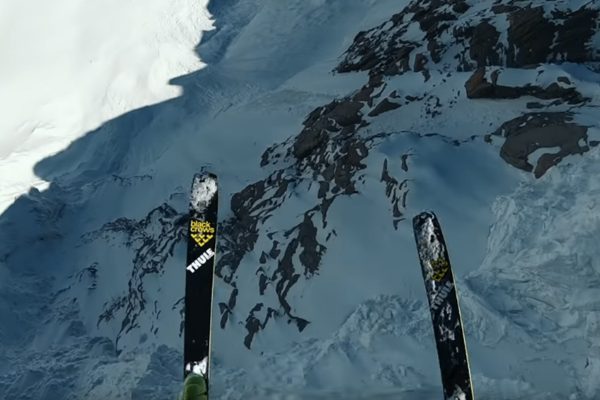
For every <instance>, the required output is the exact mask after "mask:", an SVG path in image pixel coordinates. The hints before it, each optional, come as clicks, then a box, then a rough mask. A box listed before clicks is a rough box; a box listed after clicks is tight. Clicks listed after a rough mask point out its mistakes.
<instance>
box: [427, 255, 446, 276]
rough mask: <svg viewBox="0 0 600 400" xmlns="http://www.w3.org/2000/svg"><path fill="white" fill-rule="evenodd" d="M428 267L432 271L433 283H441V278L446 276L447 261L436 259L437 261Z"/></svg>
mask: <svg viewBox="0 0 600 400" xmlns="http://www.w3.org/2000/svg"><path fill="white" fill-rule="evenodd" d="M430 265H431V268H432V269H433V274H432V275H431V279H433V280H434V281H441V280H442V278H443V277H444V276H445V275H446V272H448V269H449V268H450V266H449V264H448V261H447V260H446V259H445V258H443V257H441V258H438V259H437V260H433V261H432V262H431V264H430Z"/></svg>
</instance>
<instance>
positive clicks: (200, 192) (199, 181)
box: [190, 176, 217, 213]
mask: <svg viewBox="0 0 600 400" xmlns="http://www.w3.org/2000/svg"><path fill="white" fill-rule="evenodd" d="M216 193H217V181H216V180H214V179H213V178H211V177H209V176H200V177H197V178H196V179H194V183H193V184H192V193H191V195H190V205H191V207H192V208H193V209H194V210H195V211H196V212H199V213H202V212H204V210H205V209H206V207H208V205H209V203H210V202H211V200H212V199H213V197H214V196H215V194H216Z"/></svg>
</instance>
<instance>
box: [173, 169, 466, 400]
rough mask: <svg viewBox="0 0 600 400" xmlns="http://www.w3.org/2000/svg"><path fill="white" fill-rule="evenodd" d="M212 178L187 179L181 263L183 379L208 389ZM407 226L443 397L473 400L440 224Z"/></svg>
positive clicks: (428, 221)
mask: <svg viewBox="0 0 600 400" xmlns="http://www.w3.org/2000/svg"><path fill="white" fill-rule="evenodd" d="M217 206H218V186H217V177H216V176H215V175H213V174H197V175H195V176H194V180H193V182H192V191H191V196H190V218H189V225H188V228H189V234H188V247H187V263H186V284H185V322H184V350H183V354H184V378H185V377H187V376H188V375H189V374H190V373H195V374H197V375H201V376H202V377H203V378H204V379H205V381H206V383H207V390H208V382H209V381H210V379H209V367H210V334H211V310H212V297H213V296H212V294H213V279H214V268H215V258H216V239H217ZM413 229H414V234H415V240H416V242H417V250H418V254H419V260H420V262H421V268H422V272H423V279H424V281H425V289H426V292H427V297H428V300H429V308H430V311H431V319H432V322H433V328H434V336H435V341H436V346H437V352H438V358H439V363H440V369H441V374H442V386H443V389H444V399H445V400H473V390H472V384H471V376H470V371H469V362H468V355H467V348H466V344H465V339H464V332H463V327H462V320H461V317H460V309H459V306H458V296H457V293H456V288H455V283H454V276H453V274H452V268H451V265H450V260H449V258H448V251H447V249H446V243H445V241H444V237H443V236H442V230H441V228H440V224H439V222H438V220H437V218H436V216H435V214H433V213H431V212H425V213H421V214H419V215H418V216H416V217H415V218H414V219H413Z"/></svg>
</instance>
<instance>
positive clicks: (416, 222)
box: [413, 211, 437, 227]
mask: <svg viewBox="0 0 600 400" xmlns="http://www.w3.org/2000/svg"><path fill="white" fill-rule="evenodd" d="M427 220H434V221H435V220H437V216H436V215H435V213H434V212H433V211H423V212H422V213H420V214H418V215H416V216H415V217H414V218H413V226H414V227H417V226H421V225H423V223H424V222H426V221H427Z"/></svg>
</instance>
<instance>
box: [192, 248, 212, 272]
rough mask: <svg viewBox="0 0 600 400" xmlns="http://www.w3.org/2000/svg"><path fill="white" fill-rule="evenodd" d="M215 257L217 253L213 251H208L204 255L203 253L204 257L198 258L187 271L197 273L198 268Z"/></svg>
mask: <svg viewBox="0 0 600 400" xmlns="http://www.w3.org/2000/svg"><path fill="white" fill-rule="evenodd" d="M214 255H215V253H214V252H213V250H212V249H208V250H206V251H205V252H204V253H202V255H201V256H200V257H198V258H196V260H195V261H194V262H193V263H191V264H190V265H188V266H187V268H186V269H187V270H188V271H190V272H192V273H193V272H196V271H197V270H198V268H200V267H201V266H203V265H204V264H205V263H206V262H207V261H208V260H210V259H211V257H212V256H214Z"/></svg>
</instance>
